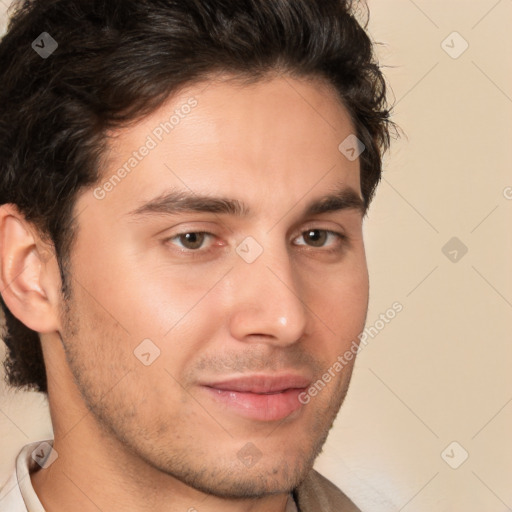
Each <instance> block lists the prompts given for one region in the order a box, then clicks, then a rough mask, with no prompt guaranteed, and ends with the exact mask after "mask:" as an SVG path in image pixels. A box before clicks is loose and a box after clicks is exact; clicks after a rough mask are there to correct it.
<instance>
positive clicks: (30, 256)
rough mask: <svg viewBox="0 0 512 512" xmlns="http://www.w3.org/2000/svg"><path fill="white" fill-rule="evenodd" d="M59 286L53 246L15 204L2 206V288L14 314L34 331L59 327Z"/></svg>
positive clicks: (0, 267)
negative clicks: (40, 234)
mask: <svg viewBox="0 0 512 512" xmlns="http://www.w3.org/2000/svg"><path fill="white" fill-rule="evenodd" d="M60 286H61V279H60V274H59V272H58V265H57V261H56V259H55V257H54V256H53V247H49V246H48V244H46V243H44V242H43V241H42V240H41V238H40V237H39V235H38V233H37V230H36V229H35V227H34V226H33V225H32V224H31V223H29V222H28V221H27V220H26V219H25V217H24V215H23V214H21V213H20V212H19V210H18V209H17V208H16V206H15V205H13V204H4V205H2V206H0V291H1V294H2V298H3V300H4V302H5V304H6V305H7V307H8V308H9V310H10V311H11V313H12V314H13V315H14V316H15V317H16V318H18V320H20V321H21V322H22V323H23V324H25V325H26V326H27V327H28V328H30V329H32V330H33V331H36V332H39V333H49V332H54V331H57V330H60V319H59V300H60Z"/></svg>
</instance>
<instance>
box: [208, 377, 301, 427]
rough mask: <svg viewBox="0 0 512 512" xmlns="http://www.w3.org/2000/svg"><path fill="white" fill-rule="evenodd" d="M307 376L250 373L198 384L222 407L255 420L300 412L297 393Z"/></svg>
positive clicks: (298, 393)
mask: <svg viewBox="0 0 512 512" xmlns="http://www.w3.org/2000/svg"><path fill="white" fill-rule="evenodd" d="M310 384H311V379H309V378H307V377H304V376H300V375H292V374H286V375H285V374H282V375H252V376H247V377H238V378H233V379H229V380H224V381H221V382H216V383H208V384H204V385H202V388H203V389H204V390H205V391H206V393H208V396H209V397H210V399H211V400H212V401H214V402H215V403H216V404H218V405H220V406H221V407H223V408H224V410H227V411H230V412H233V413H235V414H238V415H241V416H244V417H246V418H249V419H252V420H256V421H263V422H269V421H278V420H282V419H284V418H286V417H288V416H291V415H292V414H294V413H296V414H295V416H298V415H299V414H300V409H301V408H302V406H303V404H302V403H301V401H300V400H299V395H300V394H301V393H303V392H304V391H305V390H306V389H307V388H308V387H309V385H310Z"/></svg>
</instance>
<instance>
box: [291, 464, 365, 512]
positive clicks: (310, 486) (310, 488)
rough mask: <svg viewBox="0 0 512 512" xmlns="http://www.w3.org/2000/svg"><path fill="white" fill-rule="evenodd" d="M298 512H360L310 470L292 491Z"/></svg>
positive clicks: (345, 497) (340, 492)
mask: <svg viewBox="0 0 512 512" xmlns="http://www.w3.org/2000/svg"><path fill="white" fill-rule="evenodd" d="M294 497H295V499H296V501H297V503H298V506H299V511H300V512H316V511H319V510H321V511H322V512H361V510H360V509H359V508H358V507H357V506H356V505H355V504H354V503H353V502H352V501H351V500H350V498H348V497H347V496H346V495H345V494H344V493H343V492H342V491H341V490H340V489H338V487H336V486H335V485H334V484H333V483H332V482H331V481H330V480H328V479H327V478H325V477H324V476H322V475H321V474H320V473H318V471H315V470H314V469H312V470H311V471H310V473H309V475H308V476H307V478H306V479H305V480H304V481H303V482H302V483H301V484H300V485H299V486H298V487H297V488H296V489H295V490H294Z"/></svg>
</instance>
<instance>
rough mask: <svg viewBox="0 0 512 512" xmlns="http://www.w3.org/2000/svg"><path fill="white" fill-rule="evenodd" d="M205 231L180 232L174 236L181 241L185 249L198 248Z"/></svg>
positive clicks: (201, 243)
mask: <svg viewBox="0 0 512 512" xmlns="http://www.w3.org/2000/svg"><path fill="white" fill-rule="evenodd" d="M205 235H206V233H195V232H192V233H182V234H181V235H178V236H177V237H176V238H177V239H178V240H179V241H180V242H181V244H182V245H183V247H185V249H190V250H194V249H200V248H201V246H202V245H203V242H204V239H205Z"/></svg>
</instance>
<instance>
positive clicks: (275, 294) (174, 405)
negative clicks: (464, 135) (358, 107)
mask: <svg viewBox="0 0 512 512" xmlns="http://www.w3.org/2000/svg"><path fill="white" fill-rule="evenodd" d="M185 105H188V107H185ZM189 107H190V108H189ZM176 110H177V111H178V112H177V113H176ZM173 114H175V117H174V118H173V119H171V121H170V125H167V126H166V128H167V131H168V133H166V131H165V130H164V129H163V128H162V126H161V125H160V123H165V122H169V120H170V118H171V116H172V115H173ZM178 119H179V120H178ZM164 126H165V125H164ZM169 126H171V128H170V127H169ZM158 127H160V130H158ZM353 133H354V129H353V127H352V125H351V123H350V120H349V117H348V114H347V112H346V110H345V109H344V108H343V107H342V106H341V104H340V103H339V101H338V100H337V98H336V96H335V95H334V93H333V92H332V91H331V90H329V89H328V88H327V87H325V86H324V85H322V84H319V83H313V82H310V83H309V82H305V81H299V80H296V79H291V78H286V79H285V78H276V79H273V80H270V81H264V82H260V83H257V84H253V85H250V86H247V85H246V86H243V87H241V86H239V85H235V84H233V83H231V84H229V83H210V85H209V86H208V87H206V84H204V83H202V84H195V85H192V86H190V87H188V88H187V89H185V90H183V91H182V92H181V93H180V94H179V95H177V96H175V97H173V98H172V100H171V101H169V102H168V103H167V105H166V106H165V107H163V108H161V109H159V110H158V111H157V112H156V113H154V114H152V115H151V116H150V117H148V118H146V119H145V120H144V121H143V122H140V123H138V124H136V125H134V126H132V127H130V128H125V129H123V130H120V131H119V132H117V133H116V137H115V138H114V139H113V140H112V143H111V152H110V155H109V158H110V161H109V164H108V166H107V167H108V168H106V169H105V171H104V174H103V178H102V180H101V181H100V183H99V184H98V185H97V187H96V188H92V189H89V190H87V191H85V192H84V193H83V194H82V195H81V196H80V197H79V200H78V201H77V204H76V206H75V212H76V213H77V214H79V215H78V217H77V222H78V226H79V230H78V233H77V239H76V245H75V246H74V249H73V252H72V256H71V260H70V261H71V276H72V277H71V278H70V284H71V288H72V292H73V293H72V299H71V301H70V302H69V303H68V304H67V308H68V309H67V311H66V313H65V317H64V320H65V321H64V323H63V325H64V327H63V330H62V332H61V335H62V339H63V344H64V347H65V351H66V356H67V361H68V364H69V367H70V370H71V372H72V374H73V376H74V378H75V382H76V384H75V382H71V381H70V382H67V383H61V392H63V391H62V390H64V389H67V390H73V389H75V391H76V388H74V386H77V388H78V390H79V391H80V396H81V399H82V400H83V401H84V404H85V405H86V406H87V407H88V408H89V410H90V411H91V412H92V413H93V417H94V420H95V423H96V424H97V426H98V427H101V432H103V434H105V433H107V435H108V436H109V437H110V439H111V440H113V442H114V443H118V446H124V447H125V448H126V452H129V453H130V456H133V457H136V458H137V459H138V460H143V461H145V462H146V463H148V464H149V465H150V466H152V467H154V468H157V469H158V470H160V471H162V472H163V473H166V474H169V475H171V476H173V477H175V478H177V479H178V480H180V481H182V482H184V483H185V484H187V485H190V486H192V487H194V488H196V489H199V490H202V491H204V492H208V493H210V494H214V495H217V496H224V497H242V496H258V495H262V494H268V493H274V492H286V491H289V490H291V489H292V488H294V487H295V486H296V485H297V484H298V483H299V482H300V481H301V480H302V479H303V478H304V477H305V476H306V474H307V473H308V471H309V470H310V468H311V466H312V464H313V461H314V459H315V458H316V456H317V455H318V454H319V452H320V450H321V447H322V445H323V444H324V442H325V439H326V437H327V434H328V431H329V429H330V427H331V426H332V423H333V421H334V418H335V417H336V414H337V412H338V410H339V407H340V405H341V403H342V401H343V398H344V395H345V393H346V390H347V387H348V383H349V380H350V374H351V371H352V364H353V361H352V362H351V363H350V364H348V365H347V366H345V367H344V368H343V369H342V370H341V371H337V372H333V371H332V370H331V379H330V382H327V383H326V385H325V387H323V389H321V391H319V392H318V394H317V395H316V396H315V397H311V399H310V400H309V403H307V404H306V405H303V404H302V403H301V401H300V400H299V393H300V392H301V391H304V390H303V389H289V390H288V391H283V388H287V387H289V388H304V387H306V388H309V387H310V384H312V383H314V382H316V381H317V380H318V379H321V378H322V375H323V374H325V372H327V370H328V369H329V368H332V367H333V364H334V363H335V362H336V360H337V357H338V356H340V355H343V353H344V352H345V351H346V350H347V349H349V347H350V346H351V344H352V342H353V341H354V340H356V339H357V335H358V334H359V333H360V332H361V330H362V329H363V327H364V322H365V318H366V310H367V305H368V275H367V267H366V260H365V253H364V245H363V237H362V211H361V210H360V209H358V208H357V207H355V206H352V207H348V208H341V209H336V210H334V211H328V212H325V213H315V212H312V213H309V214H306V213H305V212H306V209H307V208H308V206H310V205H311V204H312V203H313V202H317V201H320V200H321V199H322V198H323V197H324V196H328V195H335V194H337V193H338V194H339V193H340V192H343V194H342V195H343V197H344V198H345V199H347V198H349V196H350V192H351V193H352V194H354V196H356V198H357V197H359V198H361V189H360V174H359V162H358V161H357V160H355V161H351V160H350V159H347V158H346V157H345V156H344V155H343V154H342V153H341V152H340V151H339V150H338V146H339V145H340V143H341V142H342V141H343V140H344V139H346V137H347V136H349V135H351V134H353ZM148 136H149V137H150V138H148ZM159 139H161V140H159ZM144 145H146V147H147V148H149V149H148V151H144V150H142V151H140V150H139V148H141V146H144ZM134 151H136V152H137V155H135V156H134V155H133V152H134ZM142 153H147V154H146V155H145V156H143V155H142ZM130 158H135V160H136V163H135V160H132V161H131V165H130V163H128V162H130ZM125 164H126V165H125ZM123 166H124V169H125V171H129V172H124V173H123V172H120V173H119V172H118V169H120V168H123ZM114 175H116V176H117V178H112V177H113V176H114ZM109 180H110V183H111V185H106V182H107V181H109ZM98 187H101V189H99V188H98ZM171 192H182V193H183V194H186V195H190V196H191V197H192V198H196V199H197V196H203V195H208V196H215V197H222V198H228V199H232V200H237V201H239V202H241V203H243V205H244V206H245V208H246V209H247V210H249V212H248V213H246V214H243V215H234V214H233V213H229V212H228V213H226V212H223V211H221V210H217V211H216V212H199V211H188V210H187V209H179V208H178V209H174V210H173V206H172V204H170V203H169V202H168V203H166V205H163V203H162V202H160V206H154V207H153V208H145V213H140V212H139V214H136V213H133V212H134V211H135V210H137V209H139V208H141V206H142V205H144V204H145V203H147V202H148V201H151V200H153V199H155V198H162V197H163V196H164V195H165V194H169V193H171ZM348 204H349V206H350V205H351V204H352V205H353V204H355V203H354V202H350V201H349V202H348ZM331 232H332V233H331ZM187 233H188V235H187ZM201 233H207V234H201ZM143 340H144V341H143ZM134 352H135V353H134ZM332 375H334V376H332ZM275 376H280V377H282V379H281V380H272V378H273V377H275ZM291 376H295V377H297V376H298V377H300V378H301V379H299V380H296V381H293V380H290V378H289V377H291ZM258 377H263V378H261V379H260V378H258ZM265 377H270V378H271V380H266V379H265ZM240 378H242V379H241V380H240ZM251 379H252V380H251ZM228 381H231V382H228ZM215 386H217V389H214V387H215ZM258 386H259V387H258ZM218 388H223V391H219V389H218ZM230 390H231V391H230ZM258 391H259V393H257V392H258ZM276 391H281V392H279V393H275V392H276ZM69 392H70V393H71V391H69ZM264 392H267V393H268V392H271V393H272V394H264ZM76 396H79V395H78V394H77V395H76ZM302 397H304V395H302ZM100 399H101V400H100ZM302 401H305V400H302ZM99 431H100V430H99Z"/></svg>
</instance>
